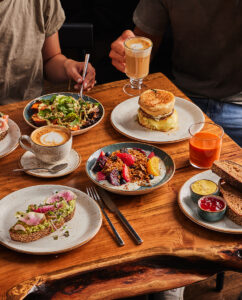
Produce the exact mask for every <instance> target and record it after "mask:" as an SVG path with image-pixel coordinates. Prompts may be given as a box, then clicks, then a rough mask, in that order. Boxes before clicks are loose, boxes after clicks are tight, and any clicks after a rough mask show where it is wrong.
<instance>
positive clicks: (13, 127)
mask: <svg viewBox="0 0 242 300" xmlns="http://www.w3.org/2000/svg"><path fill="white" fill-rule="evenodd" d="M8 125H9V129H8V133H7V135H6V136H5V138H4V139H3V140H1V141H0V158H2V157H4V156H6V155H8V154H10V153H11V152H13V151H14V150H15V149H16V148H17V147H18V140H19V138H20V135H21V133H20V129H19V127H18V125H17V124H16V123H15V122H14V121H13V120H11V119H8Z"/></svg>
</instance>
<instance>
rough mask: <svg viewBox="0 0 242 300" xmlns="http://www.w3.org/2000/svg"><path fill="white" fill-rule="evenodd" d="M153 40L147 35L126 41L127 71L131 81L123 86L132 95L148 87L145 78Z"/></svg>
mask: <svg viewBox="0 0 242 300" xmlns="http://www.w3.org/2000/svg"><path fill="white" fill-rule="evenodd" d="M152 45H153V44H152V41H151V40H149V39H147V38H145V37H140V36H136V37H132V38H128V39H127V40H126V41H125V42H124V49H125V61H126V67H125V73H126V75H127V76H128V77H129V83H128V84H126V85H125V86H124V88H123V90H124V92H125V93H126V94H128V95H130V96H137V95H140V94H141V93H142V92H144V91H145V90H146V89H147V88H146V87H145V86H144V84H143V79H144V78H145V77H146V76H147V75H148V74H149V66H150V54H151V50H152Z"/></svg>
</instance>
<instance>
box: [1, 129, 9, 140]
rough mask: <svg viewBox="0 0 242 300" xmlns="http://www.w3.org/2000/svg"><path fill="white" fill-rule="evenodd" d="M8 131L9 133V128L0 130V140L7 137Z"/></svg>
mask: <svg viewBox="0 0 242 300" xmlns="http://www.w3.org/2000/svg"><path fill="white" fill-rule="evenodd" d="M7 133H8V129H7V130H5V131H2V132H0V141H1V140H3V139H4V138H5V136H6V135H7Z"/></svg>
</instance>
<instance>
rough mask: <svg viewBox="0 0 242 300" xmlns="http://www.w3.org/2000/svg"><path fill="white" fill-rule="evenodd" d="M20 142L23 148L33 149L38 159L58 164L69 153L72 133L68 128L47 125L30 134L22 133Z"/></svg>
mask: <svg viewBox="0 0 242 300" xmlns="http://www.w3.org/2000/svg"><path fill="white" fill-rule="evenodd" d="M24 142H25V143H24ZM27 143H28V144H29V145H26V144H27ZM19 144H20V146H21V147H22V148H23V149H25V150H27V151H31V152H32V153H33V154H34V155H35V157H36V158H37V159H38V160H40V161H42V162H44V163H47V164H56V163H58V162H60V161H62V160H64V159H65V158H67V156H68V155H69V153H70V151H71V147H72V134H71V131H70V130H69V129H68V128H65V127H61V126H55V125H47V126H42V127H39V128H37V129H35V130H34V131H33V132H32V133H31V135H30V136H28V135H22V136H21V137H20V138H19Z"/></svg>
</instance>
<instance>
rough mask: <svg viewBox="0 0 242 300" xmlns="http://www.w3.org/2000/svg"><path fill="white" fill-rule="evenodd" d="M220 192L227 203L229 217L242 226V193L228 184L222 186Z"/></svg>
mask: <svg viewBox="0 0 242 300" xmlns="http://www.w3.org/2000/svg"><path fill="white" fill-rule="evenodd" d="M220 192H221V194H222V196H223V198H224V200H225V201H226V202H227V211H226V215H227V217H228V218H229V219H231V220H232V221H233V222H234V223H236V224H238V225H241V226H242V193H241V192H240V191H238V190H236V189H235V188H234V187H233V186H231V185H230V184H228V183H222V184H221V186H220Z"/></svg>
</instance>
